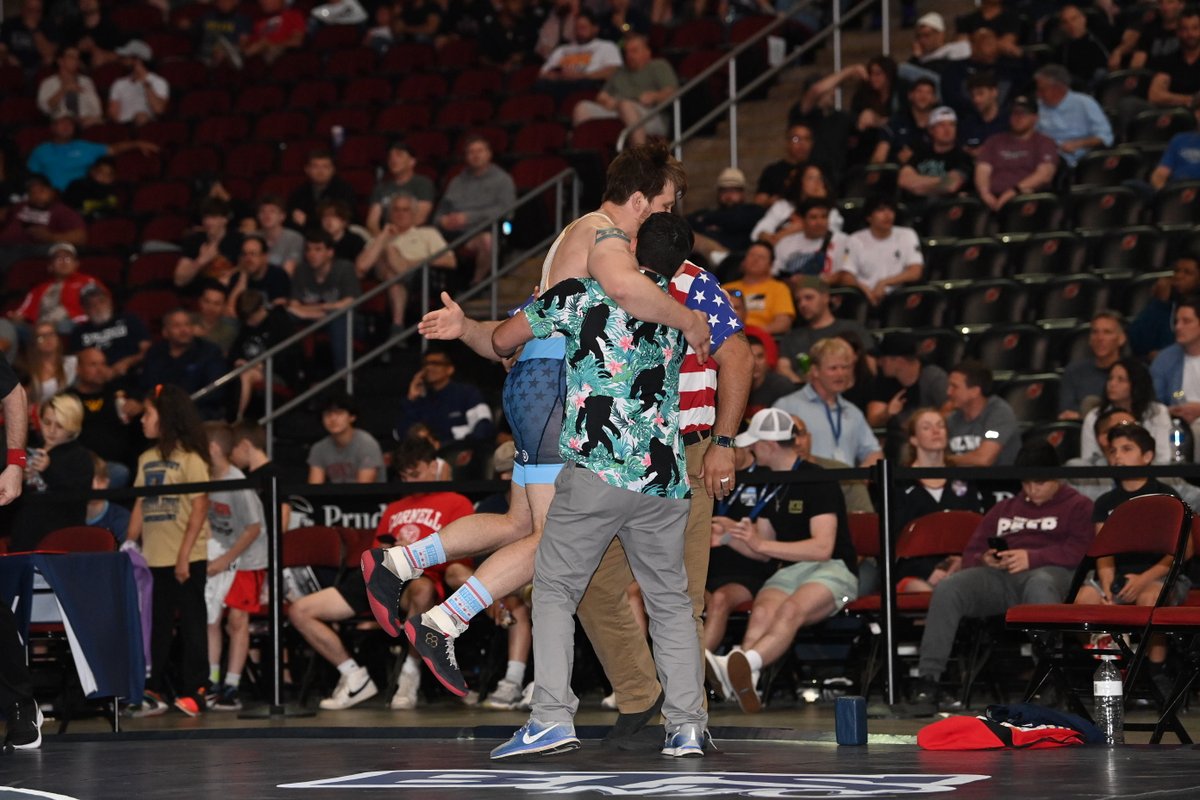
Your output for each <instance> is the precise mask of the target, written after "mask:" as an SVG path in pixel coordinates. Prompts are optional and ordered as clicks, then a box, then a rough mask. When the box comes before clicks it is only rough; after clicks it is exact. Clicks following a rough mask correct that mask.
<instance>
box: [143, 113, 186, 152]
mask: <svg viewBox="0 0 1200 800" xmlns="http://www.w3.org/2000/svg"><path fill="white" fill-rule="evenodd" d="M191 137H192V131H191V129H190V128H188V125H187V123H186V122H181V121H180V120H177V119H170V120H168V119H156V120H153V121H152V122H147V123H146V124H145V125H143V126H142V127H140V128H138V138H139V139H144V140H145V141H147V142H154V143H155V144H156V145H158V146H159V147H178V146H179V145H182V144H187V143H188V141H190V140H191Z"/></svg>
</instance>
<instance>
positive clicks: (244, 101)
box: [233, 84, 287, 116]
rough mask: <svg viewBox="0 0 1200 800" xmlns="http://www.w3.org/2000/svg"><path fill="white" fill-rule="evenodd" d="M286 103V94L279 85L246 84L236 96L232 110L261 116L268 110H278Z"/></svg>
mask: <svg viewBox="0 0 1200 800" xmlns="http://www.w3.org/2000/svg"><path fill="white" fill-rule="evenodd" d="M286 103H287V94H286V93H284V91H283V89H282V88H281V87H279V86H274V85H272V84H253V85H251V86H247V87H246V88H245V89H243V90H242V91H241V93H240V94H239V95H238V97H237V102H236V103H234V105H233V110H234V111H236V112H238V113H239V114H254V115H255V116H261V115H262V114H266V113H267V112H269V111H278V110H279V109H281V108H283V107H284V105H285V104H286Z"/></svg>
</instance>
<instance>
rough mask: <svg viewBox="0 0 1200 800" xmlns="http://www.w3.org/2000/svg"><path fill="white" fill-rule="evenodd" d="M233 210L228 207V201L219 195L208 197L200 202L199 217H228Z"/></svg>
mask: <svg viewBox="0 0 1200 800" xmlns="http://www.w3.org/2000/svg"><path fill="white" fill-rule="evenodd" d="M232 213H233V211H232V209H230V207H229V203H226V202H225V201H224V200H222V199H220V198H219V197H209V198H207V199H206V200H205V201H204V202H203V203H201V204H200V217H201V219H203V218H204V217H224V218H225V219H229V217H230V216H231V215H232Z"/></svg>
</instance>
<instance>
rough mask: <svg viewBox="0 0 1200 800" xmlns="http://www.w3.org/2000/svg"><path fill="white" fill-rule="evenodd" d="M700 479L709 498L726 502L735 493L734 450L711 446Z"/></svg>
mask: <svg viewBox="0 0 1200 800" xmlns="http://www.w3.org/2000/svg"><path fill="white" fill-rule="evenodd" d="M700 478H701V479H702V480H703V481H704V488H705V489H707V490H708V494H709V497H711V498H712V499H714V500H724V499H725V498H726V497H728V496H729V493H730V492H732V491H733V448H732V447H717V446H716V445H715V444H709V446H708V451H707V452H706V453H705V454H704V463H703V465H702V466H701V467H700Z"/></svg>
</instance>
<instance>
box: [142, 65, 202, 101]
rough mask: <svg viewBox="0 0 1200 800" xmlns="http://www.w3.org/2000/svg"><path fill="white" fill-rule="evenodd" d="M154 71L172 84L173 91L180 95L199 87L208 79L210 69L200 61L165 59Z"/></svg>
mask: <svg viewBox="0 0 1200 800" xmlns="http://www.w3.org/2000/svg"><path fill="white" fill-rule="evenodd" d="M154 71H155V72H157V73H158V74H159V75H161V76H162V77H163V80H165V81H166V82H167V83H169V84H171V93H172V94H175V95H180V94H182V93H184V92H188V91H191V90H192V89H198V88H200V87H201V86H203V85H204V84H205V83H206V82H207V81H208V70H207V69H205V66H204V64H203V63H201V62H199V61H164V62H163V63H161V64H157V65H155V67H154Z"/></svg>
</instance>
